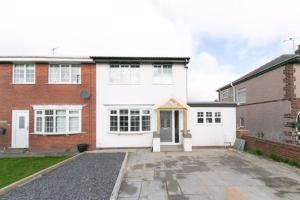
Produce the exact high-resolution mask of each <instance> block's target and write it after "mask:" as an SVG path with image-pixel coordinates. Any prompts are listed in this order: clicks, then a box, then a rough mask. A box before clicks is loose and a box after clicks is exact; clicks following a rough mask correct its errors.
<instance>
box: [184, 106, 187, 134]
mask: <svg viewBox="0 0 300 200" xmlns="http://www.w3.org/2000/svg"><path fill="white" fill-rule="evenodd" d="M183 134H187V110H186V109H183Z"/></svg>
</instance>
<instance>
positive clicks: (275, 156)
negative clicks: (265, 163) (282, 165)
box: [269, 154, 283, 162]
mask: <svg viewBox="0 0 300 200" xmlns="http://www.w3.org/2000/svg"><path fill="white" fill-rule="evenodd" d="M269 158H270V159H271V160H274V161H276V162H283V159H282V158H281V157H280V156H278V155H276V154H271V155H270V156H269Z"/></svg>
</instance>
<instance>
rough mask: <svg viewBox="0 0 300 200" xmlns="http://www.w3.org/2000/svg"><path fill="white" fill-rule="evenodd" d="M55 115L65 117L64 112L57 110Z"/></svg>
mask: <svg viewBox="0 0 300 200" xmlns="http://www.w3.org/2000/svg"><path fill="white" fill-rule="evenodd" d="M56 115H66V110H57V111H56Z"/></svg>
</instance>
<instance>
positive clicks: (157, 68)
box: [153, 65, 162, 83]
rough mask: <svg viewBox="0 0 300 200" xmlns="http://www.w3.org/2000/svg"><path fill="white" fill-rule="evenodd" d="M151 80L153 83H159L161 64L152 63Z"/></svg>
mask: <svg viewBox="0 0 300 200" xmlns="http://www.w3.org/2000/svg"><path fill="white" fill-rule="evenodd" d="M153 70H154V71H153V82H154V83H160V82H161V73H162V71H161V66H160V65H154V68H153Z"/></svg>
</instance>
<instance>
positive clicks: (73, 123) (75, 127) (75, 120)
mask: <svg viewBox="0 0 300 200" xmlns="http://www.w3.org/2000/svg"><path fill="white" fill-rule="evenodd" d="M69 130H70V132H77V131H80V130H79V117H70V118H69Z"/></svg>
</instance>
